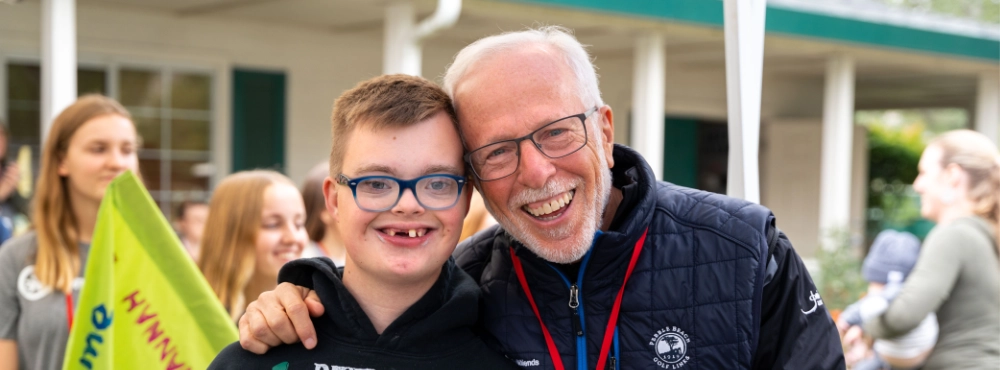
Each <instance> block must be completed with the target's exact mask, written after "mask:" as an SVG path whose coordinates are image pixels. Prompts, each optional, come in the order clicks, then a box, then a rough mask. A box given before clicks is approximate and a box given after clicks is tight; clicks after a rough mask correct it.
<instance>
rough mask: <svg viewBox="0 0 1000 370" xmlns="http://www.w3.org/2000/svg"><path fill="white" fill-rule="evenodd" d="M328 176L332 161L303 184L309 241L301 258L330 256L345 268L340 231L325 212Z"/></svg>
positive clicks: (313, 170) (320, 165)
mask: <svg viewBox="0 0 1000 370" xmlns="http://www.w3.org/2000/svg"><path fill="white" fill-rule="evenodd" d="M329 173H330V163H329V162H323V163H320V164H317V165H316V166H315V167H313V169H311V170H309V173H308V174H306V181H304V183H303V184H302V199H303V200H305V202H306V232H308V233H309V241H310V243H309V245H308V246H306V250H305V251H304V252H302V257H303V258H310V257H329V258H330V259H331V260H333V263H334V264H336V265H337V266H344V257H345V255H346V254H347V252H346V251H345V250H344V242H343V241H342V240H340V230H337V224H336V223H334V222H333V217H332V216H330V212H327V211H326V199H325V198H323V181H325V180H326V177H327V175H328V174H329Z"/></svg>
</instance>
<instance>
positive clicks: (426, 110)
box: [330, 74, 458, 177]
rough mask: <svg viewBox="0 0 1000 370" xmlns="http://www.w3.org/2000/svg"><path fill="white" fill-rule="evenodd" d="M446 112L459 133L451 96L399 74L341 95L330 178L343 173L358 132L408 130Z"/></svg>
mask: <svg viewBox="0 0 1000 370" xmlns="http://www.w3.org/2000/svg"><path fill="white" fill-rule="evenodd" d="M442 111H443V112H445V113H446V114H448V118H449V119H451V122H452V124H454V125H455V127H456V129H457V128H458V124H457V123H458V118H457V117H456V115H455V108H453V107H452V106H451V99H450V98H448V94H446V93H445V92H444V90H443V89H441V87H439V86H438V85H436V84H434V83H433V82H431V81H428V80H426V79H424V78H421V77H415V76H409V75H401V74H396V75H384V76H379V77H375V78H372V79H369V80H366V81H363V82H361V83H359V84H358V85H357V86H355V87H354V88H352V89H350V90H347V91H346V92H344V93H343V94H341V95H340V97H338V98H337V100H336V101H334V103H333V118H332V119H331V121H332V125H333V145H332V148H331V149H330V176H331V177H333V176H337V174H339V173H340V171H341V169H342V165H343V160H344V151H345V150H346V148H347V142H348V140H350V136H351V133H352V132H354V130H355V129H356V128H358V127H366V128H368V129H372V130H378V129H382V128H389V127H406V126H409V125H413V124H416V123H420V122H423V121H424V120H426V119H428V118H430V117H431V116H433V115H435V114H437V113H438V112H442ZM386 144H388V143H386ZM371 149H372V150H376V149H377V148H371Z"/></svg>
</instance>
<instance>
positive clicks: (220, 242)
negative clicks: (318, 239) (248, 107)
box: [198, 170, 307, 322]
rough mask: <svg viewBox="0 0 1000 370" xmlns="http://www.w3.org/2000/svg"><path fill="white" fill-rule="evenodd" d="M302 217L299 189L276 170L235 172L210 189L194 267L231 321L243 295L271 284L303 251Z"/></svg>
mask: <svg viewBox="0 0 1000 370" xmlns="http://www.w3.org/2000/svg"><path fill="white" fill-rule="evenodd" d="M305 219H306V211H305V205H304V204H303V202H302V196H301V195H300V194H299V190H298V189H296V188H295V185H294V184H292V182H291V180H289V179H288V178H287V177H285V176H284V175H282V174H280V173H277V172H274V171H266V170H255V171H244V172H238V173H235V174H232V175H229V176H227V177H226V178H225V179H223V180H222V182H221V183H219V186H218V187H216V188H215V191H214V192H213V194H212V201H211V203H209V215H208V221H206V222H205V233H204V235H202V239H201V259H200V261H199V263H198V267H199V268H200V269H201V272H202V273H203V274H204V275H205V278H206V279H207V280H208V284H209V286H211V287H212V290H214V291H215V295H216V296H218V297H219V300H221V301H222V305H223V306H225V307H226V310H227V311H229V314H230V316H231V317H232V318H233V321H234V322H235V321H236V320H238V319H239V317H240V316H241V315H243V311H244V310H245V309H246V305H247V303H248V301H247V297H249V298H250V299H251V300H252V299H255V298H256V297H257V296H258V295H260V293H261V292H264V291H268V290H272V289H274V287H275V286H277V280H278V270H280V269H281V266H283V265H284V264H285V263H286V262H288V261H291V260H294V259H297V258H299V257H300V256H301V255H302V250H303V248H305V244H306V239H307V238H306V231H305V227H304V224H305Z"/></svg>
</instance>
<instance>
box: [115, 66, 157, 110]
mask: <svg viewBox="0 0 1000 370" xmlns="http://www.w3.org/2000/svg"><path fill="white" fill-rule="evenodd" d="M118 83H119V88H118V93H119V95H120V98H119V100H120V101H121V102H122V104H124V105H125V106H128V107H152V108H160V107H161V106H162V105H163V103H162V94H161V93H162V91H163V85H162V81H160V73H159V72H152V71H137V70H128V69H122V70H121V71H120V72H119V76H118Z"/></svg>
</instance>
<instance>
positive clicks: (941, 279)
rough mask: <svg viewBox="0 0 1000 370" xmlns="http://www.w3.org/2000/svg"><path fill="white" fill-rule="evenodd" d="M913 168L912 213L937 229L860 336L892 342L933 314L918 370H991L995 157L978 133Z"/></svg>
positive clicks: (951, 136)
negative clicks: (934, 329)
mask: <svg viewBox="0 0 1000 370" xmlns="http://www.w3.org/2000/svg"><path fill="white" fill-rule="evenodd" d="M918 167H919V174H918V175H917V179H916V181H914V183H913V188H914V190H916V191H917V193H919V194H920V203H921V205H920V213H921V215H923V216H924V217H925V218H927V219H929V220H932V221H934V222H936V223H937V226H936V227H935V228H934V229H933V230H932V231H931V233H930V234H929V235H928V236H927V239H926V240H925V241H924V246H923V248H922V249H921V251H920V257H919V259H918V260H917V263H916V266H914V268H913V271H912V272H911V273H910V276H909V278H907V280H906V282H905V283H904V284H903V287H902V290H901V291H900V292H899V295H897V296H896V299H894V300H893V301H892V303H891V304H889V307H888V309H887V310H886V311H885V312H884V313H883V314H881V315H879V316H876V317H875V318H873V319H872V320H869V321H867V322H866V323H865V324H864V325H863V328H864V331H865V332H866V333H867V334H869V335H871V336H872V337H874V338H877V339H881V338H895V337H898V336H899V335H902V334H904V333H907V332H909V331H911V330H913V329H914V328H916V327H917V326H918V325H920V323H921V322H922V321H923V319H924V317H926V316H927V314H929V313H932V312H933V313H936V315H937V319H938V325H939V326H940V331H939V334H938V341H937V344H936V345H935V348H934V351H933V352H931V354H930V356H929V357H928V358H927V363H926V365H925V366H924V367H923V368H924V369H993V370H995V369H997V368H998V366H1000V253H998V252H1000V249H998V245H1000V244H998V241H997V227H998V223H1000V204H998V203H1000V153H998V152H997V147H996V145H994V144H993V142H991V141H990V140H989V139H988V138H987V137H986V136H984V135H982V134H980V133H977V132H974V131H969V130H956V131H950V132H947V133H945V134H943V135H941V136H939V137H938V138H936V139H934V140H933V141H931V143H930V144H929V145H928V146H927V148H926V149H925V150H924V152H923V155H922V156H921V158H920V162H919V166H918ZM845 339H846V338H845ZM854 340H857V339H852V340H850V341H854ZM850 341H849V342H850Z"/></svg>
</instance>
